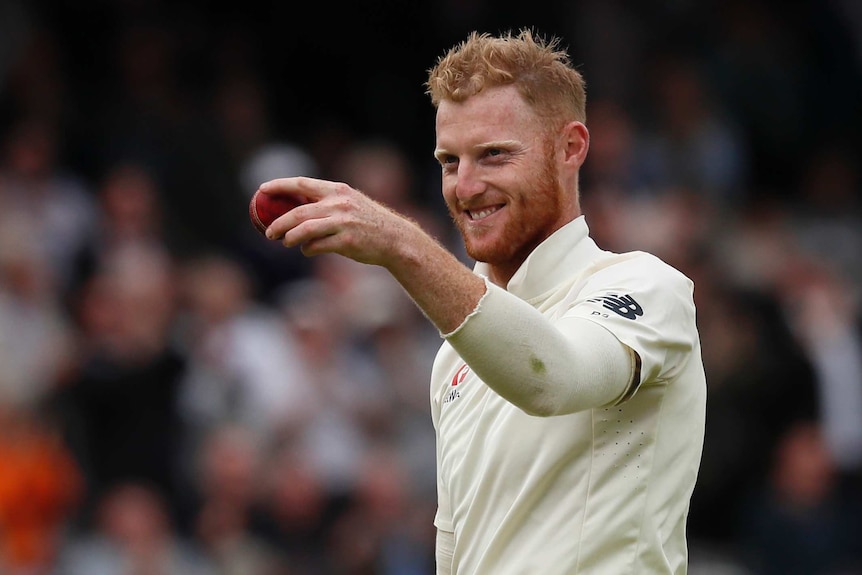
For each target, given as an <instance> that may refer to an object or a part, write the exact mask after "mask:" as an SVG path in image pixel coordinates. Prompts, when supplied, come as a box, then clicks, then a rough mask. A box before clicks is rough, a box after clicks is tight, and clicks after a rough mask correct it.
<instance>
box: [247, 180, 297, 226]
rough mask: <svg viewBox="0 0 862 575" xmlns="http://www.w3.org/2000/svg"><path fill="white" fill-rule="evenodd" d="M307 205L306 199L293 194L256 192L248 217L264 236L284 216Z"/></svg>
mask: <svg viewBox="0 0 862 575" xmlns="http://www.w3.org/2000/svg"><path fill="white" fill-rule="evenodd" d="M304 203H306V199H305V198H302V197H299V196H294V195H291V194H264V193H263V192H261V191H260V190H258V191H256V192H255V193H254V195H253V196H252V197H251V202H249V204H248V215H249V217H250V218H251V223H253V224H254V227H255V228H257V231H259V232H260V233H262V234H265V233H266V228H268V227H269V225H270V224H271V223H272V222H274V221H275V220H276V218H278V217H279V216H281V215H282V214H285V213H287V212H289V211H290V210H292V209H293V208H295V207H297V206H301V205H302V204H304Z"/></svg>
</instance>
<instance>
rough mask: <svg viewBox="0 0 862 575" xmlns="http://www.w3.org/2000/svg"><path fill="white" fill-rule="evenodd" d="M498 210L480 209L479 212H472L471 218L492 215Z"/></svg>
mask: <svg viewBox="0 0 862 575" xmlns="http://www.w3.org/2000/svg"><path fill="white" fill-rule="evenodd" d="M496 211H497V208H485V209H484V210H479V211H478V212H470V219H473V220H480V219H482V218H485V217H488V216H490V215H491V214H493V213H494V212H496Z"/></svg>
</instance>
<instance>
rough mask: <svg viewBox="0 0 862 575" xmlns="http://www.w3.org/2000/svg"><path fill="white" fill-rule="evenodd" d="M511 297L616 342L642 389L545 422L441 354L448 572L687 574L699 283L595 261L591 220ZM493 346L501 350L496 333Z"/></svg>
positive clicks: (543, 249)
mask: <svg viewBox="0 0 862 575" xmlns="http://www.w3.org/2000/svg"><path fill="white" fill-rule="evenodd" d="M475 271H476V273H478V274H480V275H486V271H487V267H486V266H485V265H484V264H481V263H479V264H477V265H476V268H475ZM507 291H508V292H509V293H508V294H506V293H505V292H502V291H501V293H502V294H503V295H502V296H500V297H510V294H513V295H514V296H517V297H519V298H521V299H523V300H525V301H527V302H528V303H530V304H531V305H532V306H533V307H534V308H536V309H537V310H539V311H540V312H541V313H542V314H543V315H544V316H545V317H546V318H547V319H548V320H550V323H551V324H555V323H559V322H560V321H561V320H562V319H563V318H570V317H577V318H586V319H589V320H591V321H593V322H596V323H597V324H600V325H601V326H603V327H604V328H606V329H607V330H609V331H610V332H611V333H612V334H614V335H615V336H616V337H617V338H618V339H619V341H621V342H622V343H623V344H625V345H626V346H629V347H630V348H631V349H633V350H634V351H635V352H637V354H638V356H639V357H640V360H641V370H640V380H639V381H634V382H633V383H632V385H631V387H630V388H629V389H628V390H627V391H626V392H625V393H624V394H623V396H622V397H621V399H619V400H618V401H616V402H614V404H612V405H605V406H599V407H595V408H591V409H586V410H583V411H579V412H576V413H572V414H567V415H558V416H553V417H537V416H532V415H528V414H527V413H525V412H524V411H522V410H521V409H520V408H518V407H516V406H515V405H513V404H512V403H509V402H508V401H506V400H505V399H503V398H502V397H501V396H499V395H498V394H497V393H495V392H494V391H493V390H492V389H490V388H489V387H488V386H486V385H485V383H484V382H483V381H481V380H480V379H479V378H478V377H477V376H476V375H475V374H474V372H473V369H471V368H470V367H468V366H466V365H465V363H464V362H463V361H462V360H461V358H460V357H459V356H458V354H457V353H456V352H455V351H454V349H453V348H452V345H451V344H450V343H449V342H448V341H447V342H444V343H443V345H442V347H441V349H440V351H439V353H438V355H437V357H436V359H435V362H434V367H433V370H432V375H431V411H432V420H433V424H434V428H435V430H436V434H437V475H438V479H437V482H438V510H437V515H436V518H435V521H434V523H435V525H436V527H437V528H438V529H440V530H443V531H448V532H452V533H454V539H455V545H454V551H453V563H452V573H453V574H457V575H515V574H518V575H527V574H529V575H555V574H560V575H563V574H566V575H575V574H596V575H626V574H631V575H647V574H670V573H672V574H682V573H685V572H686V569H687V546H686V537H685V526H686V516H687V514H688V508H689V501H690V498H691V494H692V491H693V489H694V485H695V479H696V477H697V471H698V467H699V465H700V456H701V450H702V445H703V435H704V421H705V407H706V381H705V377H704V372H703V363H702V360H701V354H700V343H699V338H698V333H697V328H696V324H695V308H694V302H693V285H692V282H691V281H690V280H689V279H688V278H686V277H685V276H684V275H683V274H681V273H680V272H679V271H677V270H675V269H674V268H672V267H670V266H668V265H667V264H665V263H663V262H662V261H661V260H659V259H658V258H656V257H654V256H652V255H649V254H646V253H643V252H631V253H626V254H615V253H611V252H607V251H603V250H601V249H599V248H598V246H596V244H595V243H594V242H593V240H592V239H591V238H590V237H589V230H588V228H587V224H586V221H585V219H584V217H583V216H581V217H580V218H578V219H576V220H575V221H573V222H571V223H570V224H568V225H566V226H565V227H563V228H562V229H560V230H558V231H557V232H556V233H554V234H553V235H552V236H551V237H550V238H548V239H547V240H545V242H543V243H542V244H541V245H540V246H538V247H537V248H536V250H535V251H534V252H533V253H532V254H531V255H530V256H529V257H528V259H527V260H526V261H525V262H524V264H523V265H522V266H521V268H520V269H519V270H518V272H517V273H516V274H515V275H514V276H513V277H512V280H511V281H510V282H509V285H508V286H507ZM477 313H478V314H481V313H482V308H481V305H480V308H479V311H478V312H477ZM470 321H472V318H471V319H468V320H467V322H470ZM554 329H556V328H554ZM483 337H484V338H485V339H486V340H487V345H488V346H493V345H494V341H495V339H494V333H487V334H483ZM539 339H540V338H539ZM496 351H497V353H499V354H505V353H506V351H507V350H506V349H499V350H496ZM480 371H481V369H480Z"/></svg>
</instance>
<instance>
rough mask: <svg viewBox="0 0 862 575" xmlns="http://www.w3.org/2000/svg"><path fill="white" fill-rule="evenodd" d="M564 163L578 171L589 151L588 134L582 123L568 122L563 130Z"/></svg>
mask: <svg viewBox="0 0 862 575" xmlns="http://www.w3.org/2000/svg"><path fill="white" fill-rule="evenodd" d="M562 135H563V145H564V154H565V155H564V160H563V161H564V162H565V163H566V164H569V165H571V167H572V168H574V169H575V170H578V169H580V167H581V166H582V165H583V163H584V161H585V160H586V159H587V151H589V149H590V132H589V130H587V127H586V126H585V125H584V124H583V122H569V123H568V124H566V126H565V127H564V128H563V134H562Z"/></svg>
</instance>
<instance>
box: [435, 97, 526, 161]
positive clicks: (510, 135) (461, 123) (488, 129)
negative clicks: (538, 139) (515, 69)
mask: <svg viewBox="0 0 862 575" xmlns="http://www.w3.org/2000/svg"><path fill="white" fill-rule="evenodd" d="M436 128H437V145H438V147H443V148H447V147H450V146H454V145H456V144H458V143H473V144H475V143H481V142H482V141H486V140H487V141H493V140H512V139H524V138H530V137H532V136H535V135H536V133H538V132H539V131H540V129H541V122H540V121H539V117H538V115H537V114H536V113H535V112H534V111H533V109H532V108H530V106H529V105H528V104H527V102H526V101H524V98H523V97H522V96H521V94H520V93H518V90H517V89H516V88H515V87H514V86H498V87H494V88H490V89H487V90H483V91H482V92H480V93H478V94H476V95H475V96H471V97H470V98H467V99H466V100H464V101H463V102H453V101H451V100H443V101H442V102H440V105H439V106H438V108H437V121H436Z"/></svg>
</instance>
